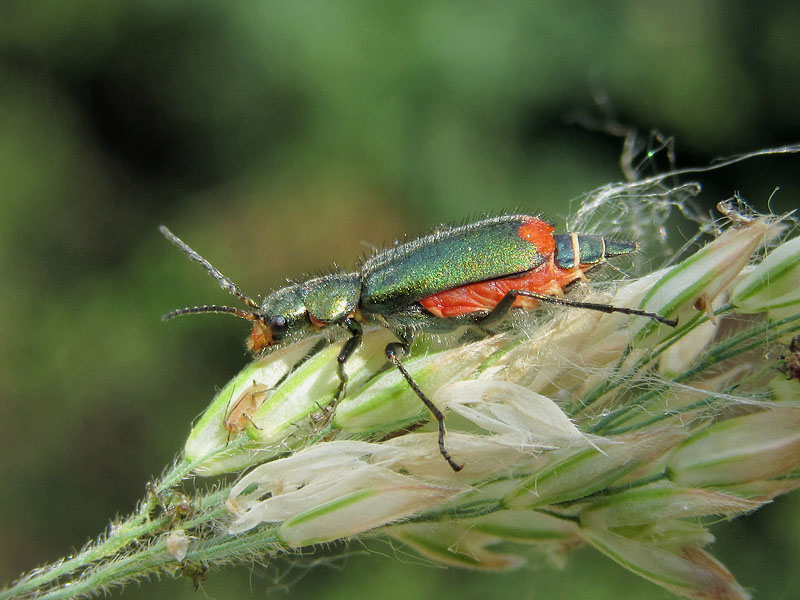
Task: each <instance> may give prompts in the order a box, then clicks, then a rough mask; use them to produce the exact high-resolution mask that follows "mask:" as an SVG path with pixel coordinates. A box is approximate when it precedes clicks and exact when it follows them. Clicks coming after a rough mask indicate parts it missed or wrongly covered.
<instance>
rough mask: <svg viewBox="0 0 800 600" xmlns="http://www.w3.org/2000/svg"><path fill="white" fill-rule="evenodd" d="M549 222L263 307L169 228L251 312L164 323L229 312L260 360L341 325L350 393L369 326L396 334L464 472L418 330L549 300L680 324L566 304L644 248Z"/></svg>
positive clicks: (426, 243)
mask: <svg viewBox="0 0 800 600" xmlns="http://www.w3.org/2000/svg"><path fill="white" fill-rule="evenodd" d="M554 230H555V228H554V227H553V226H552V225H550V224H549V223H547V222H545V221H543V220H541V219H538V218H536V217H531V216H527V215H504V216H500V217H494V218H490V219H486V220H483V221H479V222H477V223H473V224H471V225H464V226H461V227H449V228H442V229H439V230H437V231H436V232H435V233H432V234H431V235H428V236H425V237H421V238H419V239H416V240H413V241H410V242H407V243H404V244H399V245H396V246H395V247H393V248H390V249H387V250H383V251H380V252H376V253H375V254H373V255H372V256H371V257H370V258H368V259H366V260H365V261H364V262H363V263H362V264H361V266H360V268H359V269H358V270H357V271H354V272H351V273H332V274H330V275H325V276H323V277H316V278H314V279H310V280H308V281H305V282H302V283H295V284H292V285H289V286H287V287H284V288H281V289H279V290H276V291H274V292H272V293H270V294H269V295H267V296H266V297H265V298H264V299H263V301H260V302H258V301H256V300H254V299H253V298H251V297H250V296H248V295H247V294H245V293H244V292H242V291H241V290H240V289H239V287H238V286H237V285H236V284H234V283H233V281H231V280H230V279H228V278H227V277H225V276H224V275H223V274H222V273H220V272H219V271H218V270H217V269H215V268H214V267H213V266H212V265H211V264H210V263H209V262H208V261H207V260H206V259H204V258H203V257H202V256H200V255H199V254H197V252H195V251H194V250H192V249H191V248H190V247H189V246H188V245H186V244H185V243H184V242H183V241H182V240H180V239H179V238H178V237H176V236H175V235H174V234H173V233H172V232H170V231H169V230H168V229H167V228H166V227H163V226H162V227H161V233H163V234H164V236H165V237H166V238H167V239H169V240H170V241H171V242H172V243H174V244H175V245H176V246H178V247H179V248H180V249H181V250H182V251H183V252H185V253H186V254H187V255H188V256H189V258H191V259H192V260H194V261H196V262H198V263H200V264H201V265H202V266H203V267H204V268H205V269H206V271H208V272H209V274H210V275H211V276H212V277H213V278H214V279H216V280H217V283H219V285H220V286H221V287H222V288H223V289H225V290H227V291H228V292H230V293H231V294H233V295H234V296H236V297H237V298H239V299H240V300H242V301H243V302H244V303H245V304H246V305H247V308H246V309H244V308H233V307H230V306H196V307H189V308H182V309H179V310H176V311H173V312H171V313H169V314H167V315H165V316H164V319H165V320H166V319H171V318H172V317H176V316H179V315H186V314H195V313H227V314H231V315H234V316H236V317H240V318H242V319H247V320H249V321H252V322H253V328H252V331H251V333H250V337H249V339H248V342H247V345H248V348H249V349H250V350H251V351H252V352H253V353H259V352H261V351H263V350H265V349H267V348H270V347H273V346H275V345H276V344H286V343H291V342H292V341H296V340H298V339H301V338H303V337H306V336H309V335H311V334H313V333H316V332H318V331H320V330H321V329H324V328H326V327H330V326H338V327H342V328H344V329H345V330H346V332H347V334H348V335H349V337H348V338H347V340H346V341H345V342H344V345H343V346H342V349H341V351H340V352H339V355H338V376H339V387H338V389H337V391H336V394H335V396H334V404H333V406H335V403H336V402H337V401H338V400H339V398H340V397H341V396H343V394H344V390H345V385H346V383H347V375H346V373H345V370H344V365H345V363H346V362H347V359H348V358H349V357H350V356H351V355H352V354H353V352H354V351H355V350H356V348H357V347H358V345H359V343H360V341H361V335H362V326H363V325H365V324H376V325H380V326H383V327H385V328H387V329H389V330H390V331H391V332H392V333H393V334H394V335H395V336H396V337H397V341H396V342H392V343H389V344H387V346H386V358H387V359H388V360H389V361H390V362H391V363H392V364H393V365H394V367H395V368H396V369H397V370H398V371H399V372H400V374H401V375H402V376H403V378H404V379H405V380H406V381H407V382H408V385H409V386H410V387H411V389H412V390H413V391H414V393H415V394H416V395H417V396H418V397H419V399H420V400H422V402H423V403H424V404H425V406H427V407H428V409H429V410H430V412H431V413H432V414H433V416H434V417H435V418H436V421H437V422H438V425H439V451H440V452H441V454H442V456H443V457H444V459H445V460H446V461H447V462H448V463H449V465H450V466H451V467H452V468H453V470H455V471H459V470H460V469H461V468H462V467H463V465H460V464H458V463H456V462H455V461H454V460H453V458H452V457H451V456H450V454H449V453H448V451H447V448H446V447H445V442H444V438H445V426H444V414H443V413H442V412H441V411H440V410H439V409H438V408H437V407H436V405H434V404H433V402H431V401H430V399H429V398H428V397H427V396H426V395H425V393H424V392H423V391H422V390H421V389H420V388H419V386H418V385H417V384H416V382H415V381H414V380H413V378H412V377H411V375H409V373H408V371H406V369H405V367H404V366H403V364H402V362H401V361H400V356H402V355H403V354H405V353H406V352H408V350H409V347H410V345H411V341H412V338H413V337H414V336H415V335H417V334H418V333H423V334H424V333H441V332H447V331H453V330H455V329H456V328H458V327H461V326H464V325H471V326H477V327H479V328H480V329H483V330H485V331H491V330H492V329H493V328H494V327H496V325H497V324H498V323H499V322H500V321H501V320H502V319H503V317H505V316H506V315H507V314H508V312H509V311H510V310H511V309H512V308H515V309H516V308H521V309H531V308H533V307H534V306H536V305H537V304H538V303H539V302H548V303H552V304H558V305H561V306H571V307H575V308H584V309H589V310H596V311H601V312H605V313H612V312H619V313H624V314H628V315H641V316H644V317H648V318H651V319H655V320H656V321H659V322H661V323H665V324H667V325H670V326H673V327H674V326H676V325H677V320H676V319H675V320H673V319H667V318H666V317H663V316H660V315H657V314H654V313H650V312H646V311H643V310H639V309H635V308H626V307H619V306H612V305H609V304H596V303H591V302H579V301H575V300H569V299H567V298H564V297H563V294H564V290H565V288H566V287H567V286H568V285H569V284H570V283H572V282H574V281H576V280H578V279H583V278H585V276H586V273H587V272H588V271H589V270H590V269H592V268H594V267H596V266H597V265H599V264H601V263H603V262H604V261H605V260H606V259H608V258H611V257H614V256H619V255H623V254H630V253H632V252H634V251H635V250H636V243H635V242H629V241H622V240H615V239H612V238H606V237H603V236H602V235H594V234H580V233H555V234H554V233H553V231H554Z"/></svg>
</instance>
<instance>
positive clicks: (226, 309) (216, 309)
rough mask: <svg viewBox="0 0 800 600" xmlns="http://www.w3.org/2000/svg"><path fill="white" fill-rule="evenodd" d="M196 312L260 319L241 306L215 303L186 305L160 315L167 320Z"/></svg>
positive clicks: (163, 319) (249, 319)
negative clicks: (235, 306)
mask: <svg viewBox="0 0 800 600" xmlns="http://www.w3.org/2000/svg"><path fill="white" fill-rule="evenodd" d="M197 313H228V314H230V315H233V316H235V317H239V318H242V319H247V320H248V321H257V320H259V319H261V318H262V317H261V315H259V314H258V313H255V312H250V311H247V310H242V309H241V308H234V307H232V306H217V305H215V304H212V305H205V306H188V307H186V308H179V309H178V310H173V311H172V312H171V313H167V314H166V315H164V316H163V317H161V320H162V321H169V320H170V319H172V318H173V317H180V316H181V315H193V314H197Z"/></svg>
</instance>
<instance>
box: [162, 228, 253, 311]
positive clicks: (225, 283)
mask: <svg viewBox="0 0 800 600" xmlns="http://www.w3.org/2000/svg"><path fill="white" fill-rule="evenodd" d="M158 229H159V231H161V233H162V235H163V236H164V237H165V238H167V239H168V240H169V241H170V242H172V243H173V244H175V245H176V246H177V247H178V248H180V249H181V250H182V251H183V253H184V254H186V255H187V256H188V257H189V258H190V259H192V260H193V261H195V262H197V263H200V266H201V267H203V268H204V269H205V270H206V271H208V274H209V275H211V276H212V277H213V278H214V279H216V280H217V283H218V284H219V287H221V288H222V289H223V290H225V291H226V292H228V293H229V294H233V295H234V296H236V297H237V298H239V299H240V300H241V301H242V302H244V303H245V304H247V306H249V307H250V308H255V309H258V303H257V302H256V301H255V300H253V299H252V298H251V297H250V296H248V295H247V294H245V293H244V292H243V291H242V290H240V289H239V286H238V285H236V284H235V283H233V281H231V280H230V279H228V278H227V277H225V275H223V274H222V273H220V272H219V270H217V268H216V267H214V266H213V265H212V264H211V263H210V262H208V261H207V260H206V259H205V258H203V257H202V256H200V255H199V254H198V253H197V252H195V251H194V250H192V249H191V248H190V247H189V245H188V244H187V243H186V242H184V241H183V240H182V239H181V238H179V237H178V236H177V235H175V234H174V233H172V232H171V231H170V230H169V229H167V228H166V227H165V226H164V225H161V226H160V227H159V228H158ZM197 308H224V309H227V310H217V311H213V310H193V311H189V312H232V311H233V309H228V307H227V306H220V307H204V306H199V307H197ZM181 310H186V309H181ZM175 313H180V314H187V313H183V312H180V311H175ZM243 314H250V313H244V312H243ZM170 315H172V316H177V315H176V314H174V313H170ZM238 316H242V315H238ZM170 318H171V317H170ZM244 318H245V319H250V320H252V318H251V317H244Z"/></svg>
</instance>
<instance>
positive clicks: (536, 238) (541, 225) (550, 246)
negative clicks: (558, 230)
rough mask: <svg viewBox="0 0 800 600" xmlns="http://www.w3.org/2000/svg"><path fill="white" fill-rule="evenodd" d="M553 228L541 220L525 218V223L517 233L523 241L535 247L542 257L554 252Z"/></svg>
mask: <svg viewBox="0 0 800 600" xmlns="http://www.w3.org/2000/svg"><path fill="white" fill-rule="evenodd" d="M553 231H555V227H553V226H552V225H550V223H547V222H545V221H542V220H541V219H535V218H534V217H527V218H526V220H525V223H524V224H522V225H520V227H519V229H518V230H517V233H518V234H519V237H521V238H522V239H523V240H525V241H527V242H530V243H531V244H533V245H534V246H536V250H537V252H539V254H542V255H544V256H548V255H550V254H553V253H554V252H555V251H556V241H555V239H553Z"/></svg>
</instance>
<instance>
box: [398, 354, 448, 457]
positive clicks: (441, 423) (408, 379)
mask: <svg viewBox="0 0 800 600" xmlns="http://www.w3.org/2000/svg"><path fill="white" fill-rule="evenodd" d="M408 350H409V348H408V344H404V343H402V342H392V343H391V344H387V345H386V358H388V359H389V361H390V362H391V363H392V364H393V365H394V366H395V367H397V370H398V371H400V374H401V375H402V376H403V378H404V379H405V380H406V382H407V383H408V385H409V386H410V387H411V389H412V390H414V393H415V394H416V395H417V396H418V397H419V399H420V400H422V402H423V403H424V404H425V406H427V407H428V410H429V411H431V414H432V415H433V416H434V418H435V419H436V421H437V422H438V424H439V453H440V454H441V455H442V457H443V458H444V459H445V460H446V461H447V464H448V465H450V468H452V469H453V471H456V472H458V471H460V470H461V469H463V468H464V465H463V464H458V463H457V462H456V461H454V460H453V457H452V456H450V453H449V452H448V451H447V447H446V446H445V444H444V436H445V435H446V434H447V431H445V428H444V413H442V411H440V410H439V409H438V408H437V407H436V405H435V404H434V403H433V402H431V401H430V400H429V399H428V397H427V396H426V395H425V393H424V392H423V391H422V390H421V389H420V387H419V386H418V385H417V382H416V381H414V379H413V377H411V375H410V374H409V372H408V371H406V368H405V367H404V366H403V364H402V363H401V362H400V359H399V358H398V356H397V355H398V353H399V352H402V353H403V354H405V353H406V352H408Z"/></svg>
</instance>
